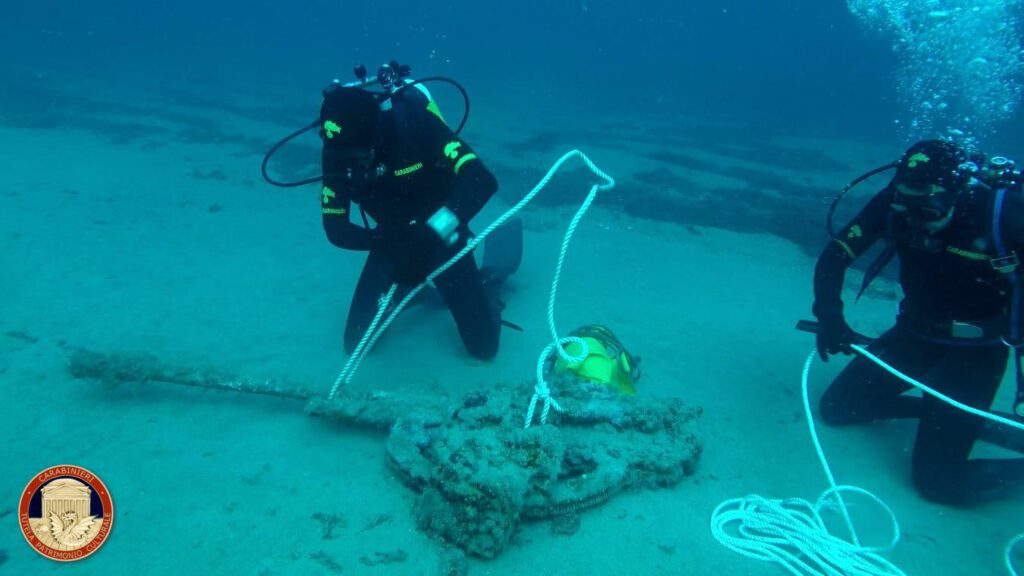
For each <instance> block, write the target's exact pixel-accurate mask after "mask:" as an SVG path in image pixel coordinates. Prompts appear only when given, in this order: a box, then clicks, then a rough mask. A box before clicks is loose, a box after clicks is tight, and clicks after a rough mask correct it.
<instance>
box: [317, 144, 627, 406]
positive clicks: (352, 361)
mask: <svg viewBox="0 0 1024 576" xmlns="http://www.w3.org/2000/svg"><path fill="white" fill-rule="evenodd" d="M575 157H579V158H580V159H582V160H583V162H584V163H585V164H586V165H587V167H588V168H590V169H591V170H592V171H593V172H594V173H595V174H597V175H598V176H600V177H601V178H602V179H604V180H605V183H604V184H600V185H594V186H593V187H592V188H591V189H590V194H589V195H588V196H587V200H586V201H585V202H584V204H583V206H582V207H581V208H580V211H578V212H577V213H576V216H575V217H574V218H573V220H572V222H571V223H570V225H569V231H568V232H567V233H566V238H565V239H564V240H563V242H562V254H561V256H560V257H559V263H558V268H557V269H556V272H555V283H556V285H557V279H558V275H559V274H560V273H561V266H562V261H563V260H564V258H565V249H566V247H567V245H568V238H569V237H570V236H571V235H572V232H573V231H574V230H575V228H576V225H577V224H578V223H579V219H580V218H581V217H582V216H583V212H585V211H586V209H587V208H589V207H590V204H591V202H593V198H594V196H595V195H596V193H597V191H598V190H606V189H609V188H611V187H613V186H614V185H615V181H614V180H612V178H611V177H610V176H608V175H607V174H605V173H604V172H602V171H601V170H600V169H598V168H597V166H595V165H594V163H593V162H591V160H590V158H588V157H587V156H586V154H584V153H582V152H580V151H579V150H572V151H570V152H567V153H565V154H564V155H562V157H561V158H559V159H558V161H557V162H555V163H554V165H552V166H551V168H550V169H549V170H548V172H547V174H545V175H544V177H543V178H542V179H541V180H540V182H538V183H537V185H536V186H534V187H533V189H532V190H530V192H529V193H528V194H527V195H526V196H524V197H523V199H522V200H520V201H519V202H518V203H517V204H516V205H515V206H513V207H512V208H509V209H508V210H507V211H505V213H504V214H502V215H501V216H499V217H498V218H497V219H496V220H495V221H494V222H492V223H491V224H490V225H489V226H487V228H485V229H484V231H483V232H481V233H480V234H478V235H476V236H475V237H473V238H471V239H470V240H469V242H467V243H466V245H465V246H464V247H463V248H462V249H461V250H459V251H458V252H457V253H456V254H455V255H454V256H452V257H451V258H450V259H449V260H448V261H447V262H445V263H444V264H442V265H441V266H439V267H438V268H437V269H436V270H434V271H433V272H431V273H430V274H429V275H428V276H427V277H426V279H424V280H423V282H421V283H420V284H419V285H418V286H416V287H415V288H413V289H412V290H411V291H410V292H409V293H408V294H406V295H405V297H404V298H402V301H401V302H399V303H398V305H397V306H395V308H394V310H392V311H391V313H390V314H388V315H387V317H386V318H385V319H384V320H383V322H381V318H382V317H383V316H384V313H385V311H386V310H387V308H388V306H389V304H390V303H391V299H392V298H393V297H394V294H395V292H396V291H397V288H398V285H397V284H395V285H392V286H391V289H390V290H389V291H388V293H387V294H386V295H385V296H384V297H382V298H381V301H380V306H379V307H378V309H377V315H376V316H375V317H374V319H373V322H372V323H371V324H370V327H369V328H367V330H366V333H365V334H363V337H362V339H361V340H360V341H359V345H358V346H356V349H355V350H354V351H353V352H352V355H351V356H350V357H349V359H348V361H347V362H346V363H345V366H344V367H343V368H342V370H341V373H340V374H338V377H337V379H335V381H334V385H333V386H332V387H331V391H330V393H329V394H328V396H327V397H328V398H329V399H333V398H334V397H335V395H337V393H338V390H339V389H340V387H341V386H342V385H343V384H348V383H349V382H351V381H352V377H353V376H354V375H355V373H356V371H357V370H358V369H359V365H360V364H361V363H362V361H363V358H365V357H366V354H368V353H369V351H370V350H371V349H372V348H373V346H374V344H376V343H377V340H378V339H379V338H380V336H381V335H382V334H383V333H384V332H385V331H386V330H387V329H388V327H389V326H391V323H392V322H394V320H395V318H397V317H398V315H399V314H401V313H402V310H404V309H405V307H406V306H408V305H409V302H411V301H412V300H413V298H415V297H416V295H417V294H419V292H420V291H421V290H423V288H424V287H425V286H427V284H429V283H431V282H433V281H434V279H435V278H437V277H438V276H439V275H441V274H443V273H444V272H445V271H446V270H448V269H449V268H451V267H452V266H453V265H454V264H455V263H456V262H458V261H459V260H460V259H462V258H463V257H464V256H465V255H466V254H469V253H470V252H472V251H473V250H474V249H475V248H476V247H477V245H479V244H480V243H481V242H483V241H484V239H485V238H487V236H488V235H490V233H491V232H493V231H494V230H495V229H496V228H498V227H499V226H501V225H502V224H504V223H505V222H506V221H507V220H508V219H509V218H511V217H513V216H515V215H516V213H518V212H519V211H520V210H522V209H523V208H524V207H525V206H526V205H527V204H528V203H530V201H531V200H533V198H534V197H535V196H536V195H537V194H538V193H539V192H540V191H541V190H542V189H543V188H544V187H545V186H547V184H548V182H549V181H550V180H551V178H552V177H553V176H554V175H555V173H556V172H557V171H558V170H559V169H560V168H561V167H562V164H565V163H566V162H567V161H569V160H570V159H572V158H575ZM553 301H554V288H553V289H552V296H551V302H552V303H551V304H549V314H548V315H549V318H550V316H551V313H550V308H551V306H553ZM545 412H546V411H545Z"/></svg>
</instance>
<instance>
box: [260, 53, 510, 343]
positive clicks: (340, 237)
mask: <svg viewBox="0 0 1024 576" xmlns="http://www.w3.org/2000/svg"><path fill="white" fill-rule="evenodd" d="M355 73H356V77H357V80H356V81H354V82H349V83H341V82H340V81H337V80H335V81H334V82H332V83H331V84H330V85H329V86H328V87H327V88H326V89H324V91H323V103H322V105H321V108H320V117H319V118H318V119H317V121H316V122H315V123H314V124H311V125H309V126H307V127H306V128H304V129H303V130H300V131H299V132H296V133H294V134H292V135H291V136H289V137H288V138H286V139H285V140H283V141H282V142H280V143H279V144H278V145H277V146H275V147H274V148H272V149H271V150H270V152H268V155H267V157H266V158H265V159H264V164H263V168H264V176H265V177H267V179H268V181H270V182H271V183H274V184H277V185H291V184H302V183H308V182H313V181H316V180H319V179H318V178H311V179H307V180H303V181H300V182H296V183H278V182H274V181H273V180H271V179H270V178H269V176H267V174H266V164H267V161H268V159H269V157H270V155H271V154H273V153H274V152H275V151H276V150H277V149H278V148H279V147H280V146H281V145H282V144H284V143H285V142H287V141H288V140H290V139H291V138H292V137H294V136H296V135H298V134H300V133H302V132H303V131H305V130H308V129H312V128H314V127H315V128H316V129H318V131H319V135H320V139H321V142H322V156H321V159H322V162H321V168H322V181H323V183H322V188H321V193H320V195H319V202H320V209H321V213H322V220H323V228H324V232H325V233H326V235H327V239H328V240H329V241H330V242H331V244H333V245H335V246H337V247H339V248H343V249H346V250H357V251H366V252H368V256H367V259H366V262H365V264H364V265H363V269H362V272H361V273H360V276H359V280H358V282H357V283H356V287H355V292H354V294H353V296H352V302H351V305H350V307H349V312H348V319H347V323H346V326H345V336H344V345H345V349H346V351H348V352H350V353H351V352H352V351H353V350H354V349H355V348H356V346H357V344H358V343H359V341H360V339H361V338H362V337H363V335H364V334H365V332H366V330H367V329H368V328H369V326H370V323H371V322H372V320H373V318H374V316H375V315H376V314H377V311H378V306H379V304H380V299H381V297H382V296H383V295H384V294H386V293H387V292H388V290H389V288H390V287H391V285H392V284H395V283H397V284H398V285H399V289H400V291H401V290H405V291H408V290H409V289H411V288H412V287H415V286H416V285H417V284H420V283H422V282H424V281H425V280H426V278H427V276H428V275H430V274H431V273H432V272H433V271H434V270H436V269H437V268H438V267H439V266H440V265H442V264H444V263H445V262H446V261H448V260H449V259H450V258H451V257H452V256H453V255H455V254H456V253H457V252H459V250H461V249H462V248H463V247H464V246H465V245H466V243H467V242H468V241H469V239H470V238H471V237H472V232H471V231H470V228H469V223H470V221H471V220H472V219H473V217H474V216H476V215H477V213H479V212H480V210H481V209H482V208H483V207H484V205H485V204H486V203H487V201H488V200H489V199H490V198H491V197H492V196H493V195H494V193H495V192H496V191H497V189H498V182H497V180H496V179H495V178H494V176H493V175H492V174H491V172H490V171H489V170H488V169H487V168H486V167H485V166H484V164H483V162H482V161H481V160H480V158H479V157H478V156H477V154H476V153H475V152H474V150H473V149H472V148H471V147H470V146H469V144H467V143H466V142H465V141H464V140H463V139H461V138H460V137H459V136H458V132H459V131H460V130H461V128H462V126H463V125H464V124H465V120H466V117H468V113H469V100H468V97H467V96H466V93H465V90H464V89H462V87H461V86H460V85H458V84H457V83H456V82H454V81H452V80H448V79H446V78H424V79H420V80H411V79H410V78H409V73H410V68H409V67H408V66H406V65H401V64H399V63H397V62H394V61H392V62H390V63H388V64H385V65H383V66H381V67H380V69H379V70H378V72H377V75H376V76H375V77H372V78H369V77H368V76H367V72H366V68H365V67H363V66H358V67H356V69H355ZM431 80H442V81H446V82H449V83H451V84H453V85H454V86H455V87H456V88H458V89H459V91H460V92H461V93H462V95H463V97H464V98H465V101H466V114H465V115H464V117H463V121H462V123H461V124H460V125H459V127H458V128H457V129H456V130H455V131H453V130H451V129H450V128H449V127H448V125H447V124H446V123H445V120H444V118H443V117H442V114H441V110H440V109H439V107H438V105H437V103H436V102H435V101H434V99H433V97H432V96H431V94H430V92H429V91H428V90H427V89H426V88H425V87H424V85H423V84H424V82H427V81H431ZM353 206H356V207H358V211H359V212H360V213H361V215H362V220H363V222H362V224H359V223H356V222H353V221H352V219H351V212H352V208H353ZM370 219H372V221H373V223H374V225H372V226H371V225H370V222H369V220H370ZM521 250H522V228H521V225H519V224H518V222H516V221H510V222H509V223H508V224H507V225H505V226H502V227H501V228H498V229H497V230H495V231H494V232H493V233H492V234H491V236H489V237H488V239H487V243H486V245H485V258H484V263H483V265H482V266H481V267H479V268H478V266H477V263H476V261H475V260H474V259H473V257H472V256H471V255H469V256H467V257H464V258H461V259H460V260H458V261H456V262H455V263H454V264H453V265H452V266H451V267H450V268H448V269H447V270H445V271H444V272H442V273H441V274H439V275H438V276H437V277H436V278H434V280H433V283H434V287H435V288H436V289H437V291H438V293H439V294H440V296H441V298H442V299H443V300H444V303H445V304H446V305H447V307H448V309H449V311H450V312H451V314H452V317H453V318H454V320H455V324H456V326H457V328H458V331H459V335H460V337H461V339H462V341H463V343H464V345H465V347H466V349H467V350H468V352H469V353H470V354H471V355H473V356H475V357H477V358H481V359H490V358H493V357H494V356H495V354H496V353H497V351H498V342H499V335H500V329H501V325H502V320H501V309H502V308H503V304H502V303H501V301H500V299H499V294H498V291H499V289H500V287H501V285H502V284H503V282H504V281H505V279H506V278H507V277H508V276H509V275H511V274H512V273H514V272H515V271H516V268H518V265H519V258H520V255H521Z"/></svg>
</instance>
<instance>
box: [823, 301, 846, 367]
mask: <svg viewBox="0 0 1024 576" xmlns="http://www.w3.org/2000/svg"><path fill="white" fill-rule="evenodd" d="M817 317H818V334H817V336H818V338H817V340H818V356H821V360H822V361H823V362H828V357H829V355H831V354H840V353H842V354H852V353H853V348H851V347H850V345H851V344H853V342H854V332H853V329H851V328H850V325H849V324H847V323H846V319H845V318H843V313H842V311H835V310H829V311H827V312H823V313H821V314H817Z"/></svg>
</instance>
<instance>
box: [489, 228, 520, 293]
mask: <svg viewBox="0 0 1024 576" xmlns="http://www.w3.org/2000/svg"><path fill="white" fill-rule="evenodd" d="M522 261H523V221H522V219H520V218H511V219H509V220H507V221H505V223H504V224H502V225H501V226H498V227H497V228H495V229H494V231H493V232H491V233H490V234H488V235H487V238H486V239H485V240H484V257H483V263H482V264H481V265H480V269H481V270H482V271H484V270H485V271H486V272H487V273H488V274H490V275H493V276H497V277H499V278H501V279H505V278H508V277H509V276H511V275H513V274H515V273H516V270H519V264H520V263H521V262H522Z"/></svg>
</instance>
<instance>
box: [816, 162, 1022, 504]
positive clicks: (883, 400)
mask: <svg viewBox="0 0 1024 576" xmlns="http://www.w3.org/2000/svg"><path fill="white" fill-rule="evenodd" d="M994 198H995V191H994V190H993V189H992V188H990V187H988V186H986V185H984V184H981V183H979V182H977V181H974V182H973V183H972V184H971V185H970V186H969V188H968V190H966V191H964V192H962V193H961V194H960V195H959V197H958V199H957V203H956V206H955V208H954V214H953V219H952V220H951V222H950V223H949V225H948V226H947V227H946V228H944V229H943V230H940V231H938V232H936V233H934V234H931V235H929V234H927V233H925V232H921V231H918V232H914V231H913V230H912V229H911V228H910V227H909V226H908V225H907V223H906V220H905V219H904V217H903V216H902V215H900V214H898V213H896V212H894V211H893V210H892V209H891V208H890V202H891V201H892V190H891V189H890V188H886V189H884V190H882V191H881V192H879V193H878V194H877V195H875V197H874V198H873V199H872V200H871V201H870V202H869V203H868V205H867V206H866V207H865V208H864V209H863V210H862V211H861V213H860V214H858V215H857V217H856V218H854V219H853V221H851V222H850V223H849V224H848V225H847V226H846V227H845V228H844V229H843V230H842V231H841V232H840V233H839V234H838V235H837V236H836V239H835V240H834V241H832V242H830V243H829V245H828V246H827V247H826V248H825V250H824V252H823V253H822V254H821V257H820V258H819V259H818V263H817V267H816V268H815V275H814V295H815V303H814V312H815V315H817V316H818V317H819V318H823V317H826V316H828V315H835V314H842V306H843V304H842V301H841V300H840V293H841V290H842V285H843V278H844V273H845V271H846V268H847V267H848V266H849V265H850V264H851V263H852V262H853V261H854V260H856V259H857V258H858V257H859V256H860V255H862V254H863V253H864V252H865V251H866V250H867V249H868V248H869V247H871V246H872V245H873V244H874V243H875V242H877V241H879V240H886V239H888V241H890V242H892V243H893V245H894V247H895V250H896V256H897V257H898V258H899V280H900V285H901V286H902V288H903V293H904V298H903V300H902V301H901V302H900V307H899V313H898V316H897V320H896V325H895V326H894V327H893V328H892V329H890V330H889V331H887V332H886V333H885V334H883V335H882V336H881V337H880V338H878V339H877V340H876V341H875V342H874V343H873V344H872V345H871V346H870V347H869V350H870V351H871V352H872V353H874V354H876V355H878V356H879V357H881V358H882V359H883V360H885V361H886V362H888V363H889V364H891V365H892V366H894V367H895V368H896V369H898V370H900V371H902V372H904V373H905V374H907V375H908V376H910V377H912V378H915V379H917V380H919V381H921V382H923V383H925V384H927V385H928V386H930V387H932V388H934V389H936V390H938V391H939V392H942V393H944V394H946V395H948V396H950V397H952V398H954V399H956V400H959V401H960V402H963V403H964V404H967V405H969V406H972V407H974V408H978V409H982V410H988V409H989V407H990V405H991V404H992V400H993V398H994V396H995V394H996V391H997V389H998V388H999V385H1000V382H1001V380H1002V376H1003V373H1004V371H1005V369H1006V364H1007V358H1008V356H1009V348H1008V347H1007V346H1006V345H1005V344H1003V343H1002V342H1001V341H1000V338H1001V337H1003V336H1005V335H1006V334H1007V330H1008V328H1009V317H1010V306H1011V302H1012V299H1013V297H1014V291H1013V288H1012V284H1011V279H1010V276H1009V274H1008V273H1005V272H1002V271H998V270H996V269H995V268H994V267H993V259H994V258H996V257H997V256H998V255H997V250H996V247H995V239H994V237H993V223H992V217H993V207H994ZM1001 222H1002V233H1001V236H1002V237H1003V241H1004V243H1005V246H1006V250H1007V251H1008V252H1010V251H1016V253H1017V254H1020V255H1024V200H1022V197H1021V193H1020V190H1019V188H1018V189H1017V190H1011V191H1009V192H1008V193H1007V195H1006V200H1005V203H1004V205H1003V211H1002V217H1001ZM1012 273H1020V270H1017V271H1015V272H1012ZM954 322H957V323H967V324H970V325H973V326H975V327H977V328H978V329H979V330H974V332H975V334H969V335H968V336H977V337H967V338H965V337H961V336H962V335H963V332H962V330H960V329H958V330H957V331H956V332H954V328H953V325H954ZM960 328H963V327H962V326H961V327H960ZM910 388H911V387H910V386H909V385H908V384H906V383H904V382H902V381H901V380H899V379H897V378H896V377H894V376H892V375H890V374H888V373H886V372H884V371H883V370H882V369H881V368H879V367H878V366H877V365H875V364H874V363H873V362H871V361H870V360H868V359H866V358H863V357H860V356H858V357H856V358H854V359H853V361H851V362H850V364H849V365H848V366H847V367H846V368H845V369H844V370H843V371H842V373H841V374H839V376H838V377H837V378H836V380H835V381H834V382H833V383H832V385H831V386H830V387H829V389H828V390H827V391H826V392H825V394H824V397H823V398H822V399H821V405H820V409H821V416H822V418H823V419H824V420H825V421H826V422H829V423H832V424H858V423H864V422H870V421H874V420H879V419H889V418H919V419H920V423H919V426H918V431H917V438H916V441H915V444H914V453H913V462H912V476H913V481H914V484H915V486H916V487H917V488H918V490H919V491H920V492H921V493H922V495H923V496H925V497H926V498H928V499H930V500H933V501H937V502H943V503H947V504H955V505H970V504H974V503H978V502H981V501H984V500H988V499H992V498H994V497H998V496H999V495H1000V494H1001V493H1002V492H1003V491H1004V490H1003V489H1004V488H1005V484H1006V482H1007V481H1008V480H1010V479H1013V478H1020V477H1022V476H1024V460H1017V459H1011V460H982V459H972V460H969V459H968V457H969V455H970V452H971V448H972V446H973V445H974V442H975V441H976V440H977V439H979V436H981V437H982V438H983V439H987V438H986V437H989V436H991V438H990V439H992V440H993V441H997V440H999V438H998V437H999V436H1000V435H1001V434H1002V433H1005V432H1007V429H1003V430H999V429H998V428H1002V427H998V428H997V427H992V426H991V425H989V424H986V423H984V422H983V420H982V419H981V418H978V417H976V416H971V415H969V414H966V413H965V412H962V411H960V410H958V409H956V408H953V407H951V406H949V405H947V404H946V403H944V402H942V401H940V400H937V399H935V398H933V397H932V396H929V395H925V397H924V398H923V399H922V398H916V397H909V396H902V394H903V393H904V392H906V391H907V390H908V389H910ZM992 432H994V433H992ZM990 433H991V434H990ZM1010 436H1013V435H1012V434H1010ZM1012 442H1013V440H1008V439H1005V441H1000V442H999V443H1001V444H1003V445H1004V446H1005V445H1008V444H1011V443H1012Z"/></svg>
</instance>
